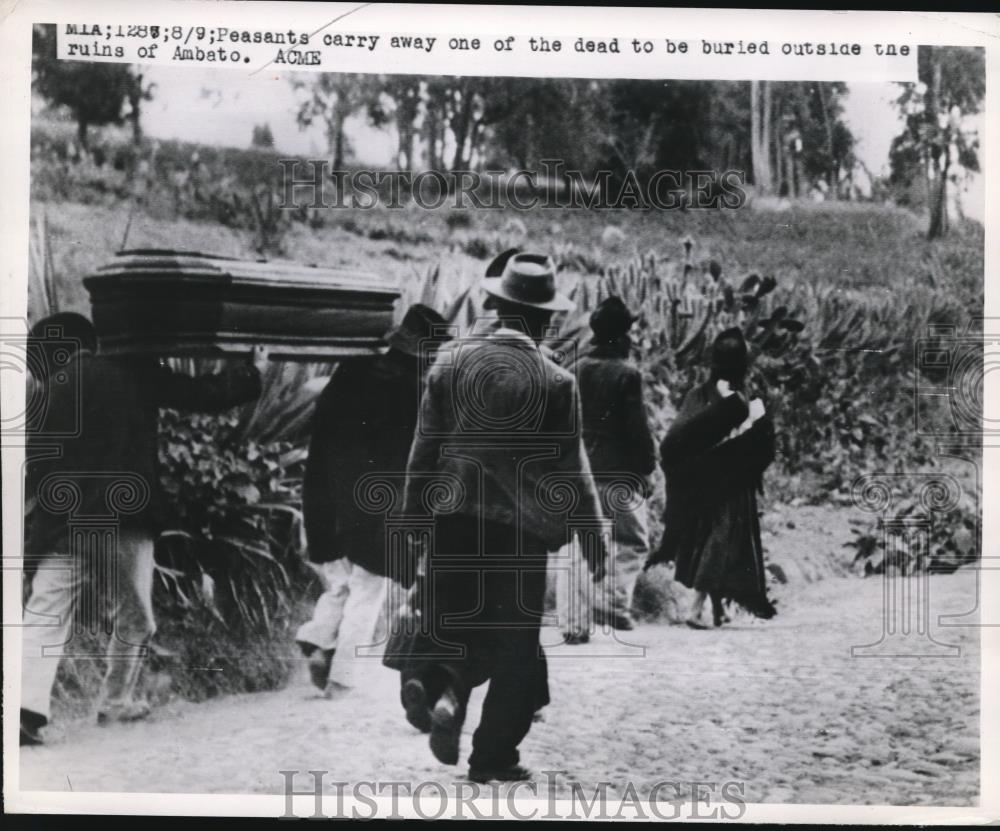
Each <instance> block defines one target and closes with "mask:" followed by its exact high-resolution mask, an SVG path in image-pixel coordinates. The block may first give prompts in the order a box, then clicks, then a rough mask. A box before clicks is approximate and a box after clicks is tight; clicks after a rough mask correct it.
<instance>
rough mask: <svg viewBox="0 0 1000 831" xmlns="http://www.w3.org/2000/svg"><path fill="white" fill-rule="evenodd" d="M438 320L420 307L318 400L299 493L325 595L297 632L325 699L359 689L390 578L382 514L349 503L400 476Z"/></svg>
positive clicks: (438, 336) (345, 368)
mask: <svg viewBox="0 0 1000 831" xmlns="http://www.w3.org/2000/svg"><path fill="white" fill-rule="evenodd" d="M444 325H445V320H444V318H443V317H442V316H441V315H440V314H438V313H437V312H436V311H434V310H433V309H431V308H429V307H427V306H425V305H423V304H420V303H417V304H415V305H413V306H411V307H410V308H409V309H408V310H407V312H406V314H405V315H404V317H403V321H402V323H401V324H400V325H399V326H398V327H396V328H395V329H393V330H392V331H391V332H390V333H389V334H388V335H387V336H386V340H387V341H388V344H389V349H388V351H387V352H386V353H385V354H384V355H380V356H378V357H376V358H374V359H372V360H351V361H345V362H343V363H342V364H341V365H340V366H339V367H338V368H337V370H336V372H335V373H334V375H333V378H332V379H331V380H330V382H329V383H328V384H327V385H326V388H325V389H324V390H323V392H322V394H321V395H320V397H319V400H318V401H317V403H316V412H315V414H314V416H313V430H312V437H311V440H310V444H309V458H308V461H307V463H306V472H305V477H304V480H303V486H302V509H303V514H304V520H305V530H306V540H307V543H308V550H309V559H310V561H311V562H312V563H313V564H315V566H316V567H317V571H319V573H320V576H321V579H322V581H323V584H324V589H325V591H324V592H323V594H322V595H321V596H320V598H319V600H318V601H317V603H316V608H315V610H314V612H313V617H312V619H311V620H309V621H307V622H306V623H304V624H303V625H302V626H301V627H300V628H299V630H298V633H297V634H296V638H295V640H296V643H297V644H298V645H299V648H300V649H301V650H302V653H303V654H304V655H305V656H306V657H307V658H308V660H309V672H310V676H311V678H312V681H313V683H314V684H315V685H316V686H317V687H319V688H320V689H323V690H324V691H325V692H326V693H327V694H328V695H331V696H332V695H335V694H337V693H340V692H343V691H345V690H347V689H349V688H350V687H352V686H355V685H356V682H357V669H358V666H357V660H356V657H357V656H356V647H358V646H366V645H369V644H371V643H372V642H373V641H374V638H375V634H376V629H377V626H378V624H379V622H380V620H381V619H382V618H381V615H382V611H383V607H384V606H385V605H386V590H387V587H388V582H387V579H388V578H396V579H399V578H400V575H397V574H393V573H391V569H390V567H389V566H390V564H389V563H388V562H387V556H386V547H385V523H384V521H383V517H382V516H380V515H378V514H372V513H369V512H366V511H364V510H363V509H362V508H361V507H360V506H359V505H358V503H357V501H356V498H355V488H356V486H357V484H358V482H359V481H360V480H361V478H362V477H364V476H365V475H366V474H369V473H390V474H391V473H394V472H395V473H400V474H401V473H402V472H403V471H404V470H405V469H406V459H407V456H408V454H409V450H410V442H411V441H412V440H413V432H414V429H415V427H416V423H417V411H418V410H417V408H418V405H419V401H420V394H421V391H422V385H423V377H422V369H421V361H420V356H421V350H423V354H425V355H426V354H427V352H428V350H433V349H435V348H437V347H438V346H439V345H440V344H441V343H442V342H443V341H444V340H447V336H446V335H443V334H442V333H441V327H443V326H444Z"/></svg>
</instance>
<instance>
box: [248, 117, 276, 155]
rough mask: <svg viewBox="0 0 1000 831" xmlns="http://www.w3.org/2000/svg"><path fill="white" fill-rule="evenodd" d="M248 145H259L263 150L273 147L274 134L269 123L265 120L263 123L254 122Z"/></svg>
mask: <svg viewBox="0 0 1000 831" xmlns="http://www.w3.org/2000/svg"><path fill="white" fill-rule="evenodd" d="M250 146H251V147H259V148H261V149H265V150H271V149H273V147H274V134H273V133H272V132H271V125H270V124H268V123H267V122H265V123H264V124H255V125H254V128H253V134H252V135H251V137H250Z"/></svg>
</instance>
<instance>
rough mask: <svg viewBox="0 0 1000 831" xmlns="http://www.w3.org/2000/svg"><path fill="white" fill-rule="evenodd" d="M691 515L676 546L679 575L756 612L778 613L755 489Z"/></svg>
mask: <svg viewBox="0 0 1000 831" xmlns="http://www.w3.org/2000/svg"><path fill="white" fill-rule="evenodd" d="M689 520H690V524H689V525H688V526H687V528H686V529H685V531H686V532H687V534H686V537H687V538H686V539H685V540H683V542H680V543H679V544H678V545H677V548H676V552H677V555H676V560H677V566H676V572H675V577H676V579H677V580H678V581H680V582H681V583H682V584H683V585H685V586H687V587H688V588H692V589H695V590H696V591H703V592H706V593H709V594H713V595H716V596H718V597H720V598H722V599H724V600H732V601H734V602H735V603H738V604H739V605H740V606H742V607H743V608H745V609H746V610H747V611H748V612H751V613H752V614H754V615H756V616H757V617H762V618H770V617H773V616H774V614H775V608H774V605H773V604H772V603H771V601H770V600H769V599H768V597H767V582H766V575H765V571H764V554H763V550H762V548H761V543H760V522H759V519H758V516H757V497H756V494H755V493H754V491H753V490H750V489H747V490H745V491H743V492H741V493H738V494H736V495H735V496H733V497H732V498H730V499H728V500H726V501H725V502H723V503H721V504H719V505H717V506H715V507H713V508H712V509H710V510H702V511H700V512H699V513H698V514H697V515H696V516H693V517H690V518H689ZM667 533H669V529H668V530H667Z"/></svg>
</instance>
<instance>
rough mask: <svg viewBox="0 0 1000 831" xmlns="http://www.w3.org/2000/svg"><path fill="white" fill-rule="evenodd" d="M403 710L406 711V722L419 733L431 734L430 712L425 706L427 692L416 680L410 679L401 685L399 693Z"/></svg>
mask: <svg viewBox="0 0 1000 831" xmlns="http://www.w3.org/2000/svg"><path fill="white" fill-rule="evenodd" d="M401 697H402V699H403V709H405V710H406V720H407V721H408V722H410V724H412V725H413V726H414V727H416V728H417V730H419V731H420V732H421V733H430V732H431V710H430V707H428V706H427V690H425V689H424V685H423V684H422V683H421V682H420V681H419V680H418V679H416V678H411V679H410V680H409V681H407V682H406V683H405V684H403V690H402V693H401Z"/></svg>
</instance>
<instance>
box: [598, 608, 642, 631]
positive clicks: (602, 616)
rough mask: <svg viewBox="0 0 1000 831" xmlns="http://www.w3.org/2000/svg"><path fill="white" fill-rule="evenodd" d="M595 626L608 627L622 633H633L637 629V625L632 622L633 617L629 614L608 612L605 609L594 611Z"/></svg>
mask: <svg viewBox="0 0 1000 831" xmlns="http://www.w3.org/2000/svg"><path fill="white" fill-rule="evenodd" d="M594 625H595V626H605V625H607V626H610V627H611V628H612V629H618V630H619V631H622V632H631V631H632V630H633V629H635V623H633V622H632V616H631V615H629V613H628V612H619V611H611V612H606V611H605V610H604V609H594Z"/></svg>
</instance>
